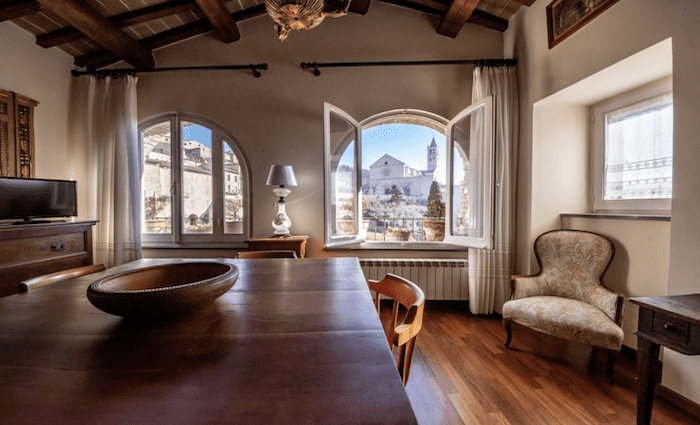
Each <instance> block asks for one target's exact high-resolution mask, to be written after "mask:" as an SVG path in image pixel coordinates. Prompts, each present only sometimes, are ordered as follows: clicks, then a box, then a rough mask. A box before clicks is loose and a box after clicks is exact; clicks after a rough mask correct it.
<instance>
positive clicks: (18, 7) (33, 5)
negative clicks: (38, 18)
mask: <svg viewBox="0 0 700 425" xmlns="http://www.w3.org/2000/svg"><path fill="white" fill-rule="evenodd" d="M40 10H41V5H40V4H39V3H37V2H36V1H34V0H8V1H4V2H2V3H0V22H2V21H9V20H11V19H17V18H21V17H22V16H26V15H29V14H32V13H36V12H38V11H40Z"/></svg>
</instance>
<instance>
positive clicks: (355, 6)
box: [348, 0, 372, 15]
mask: <svg viewBox="0 0 700 425" xmlns="http://www.w3.org/2000/svg"><path fill="white" fill-rule="evenodd" d="M371 1H372V0H352V1H351V2H350V7H348V10H349V11H350V12H352V13H357V14H360V15H366V14H367V12H368V11H369V5H370V3H371Z"/></svg>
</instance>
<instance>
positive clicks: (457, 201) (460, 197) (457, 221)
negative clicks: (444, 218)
mask: <svg viewBox="0 0 700 425" xmlns="http://www.w3.org/2000/svg"><path fill="white" fill-rule="evenodd" d="M470 122H471V117H466V118H464V119H462V120H461V121H459V122H458V123H457V124H456V125H455V126H454V130H453V133H452V137H453V138H454V144H453V152H452V164H450V165H451V167H452V182H453V188H452V206H453V207H452V212H451V213H452V231H451V234H453V235H459V236H471V235H470V234H469V228H470V223H469V208H470V204H469V193H470V187H469V138H468V137H467V136H466V134H468V132H469V124H470ZM465 132H467V133H465Z"/></svg>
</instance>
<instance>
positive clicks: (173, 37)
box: [74, 4, 267, 69]
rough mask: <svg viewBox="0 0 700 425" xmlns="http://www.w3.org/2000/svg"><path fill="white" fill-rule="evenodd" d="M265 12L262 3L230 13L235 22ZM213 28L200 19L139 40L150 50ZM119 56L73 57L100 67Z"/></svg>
mask: <svg viewBox="0 0 700 425" xmlns="http://www.w3.org/2000/svg"><path fill="white" fill-rule="evenodd" d="M265 13H267V12H266V11H265V5H264V4H258V5H255V6H253V7H249V8H248V9H244V10H241V11H238V12H235V13H232V14H231V18H232V19H233V20H234V21H235V22H242V21H245V20H246V19H250V18H255V17H256V16H260V15H264V14H265ZM212 30H214V27H213V26H212V25H211V23H210V22H209V21H208V20H207V19H200V20H198V21H194V22H190V23H189V24H185V25H181V26H179V27H177V28H173V29H170V30H167V31H163V32H161V33H158V34H155V35H152V36H150V37H146V38H144V39H143V40H141V41H140V43H141V44H143V46H144V47H146V48H147V49H150V50H155V49H157V48H160V47H165V46H167V45H169V44H173V43H177V42H179V41H182V40H186V39H188V38H190V37H194V36H196V35H199V34H204V33H205V32H209V31H212ZM119 60H120V58H119V57H118V56H117V55H115V54H113V53H111V52H109V51H105V50H103V51H99V52H94V53H88V54H86V55H82V56H78V57H76V58H75V62H74V63H75V65H76V66H80V67H87V68H89V69H100V68H103V67H105V66H108V65H111V64H113V63H115V62H118V61H119Z"/></svg>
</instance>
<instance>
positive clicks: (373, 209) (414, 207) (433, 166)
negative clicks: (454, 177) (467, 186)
mask: <svg viewBox="0 0 700 425" xmlns="http://www.w3.org/2000/svg"><path fill="white" fill-rule="evenodd" d="M391 118H392V117H389V118H386V117H385V118H383V119H382V121H383V123H382V124H379V125H375V126H371V127H366V128H365V129H364V130H363V131H362V176H363V177H362V195H363V196H362V200H363V205H362V207H363V218H364V220H365V222H366V225H367V236H366V240H367V241H368V242H370V241H380V242H381V241H386V242H397V241H415V242H424V241H430V242H435V241H442V240H443V239H444V235H445V231H444V229H445V159H444V155H445V134H444V130H442V129H440V130H441V131H438V130H436V129H435V128H434V127H435V125H434V124H433V125H432V126H431V127H429V126H428V125H422V124H423V123H421V119H420V118H419V117H412V122H413V123H406V122H391ZM404 119H405V117H404V116H402V115H398V116H396V120H397V121H402V120H404ZM426 121H427V120H426Z"/></svg>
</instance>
